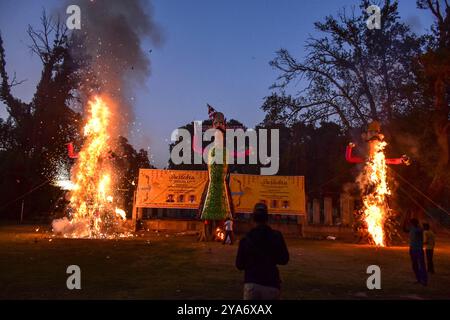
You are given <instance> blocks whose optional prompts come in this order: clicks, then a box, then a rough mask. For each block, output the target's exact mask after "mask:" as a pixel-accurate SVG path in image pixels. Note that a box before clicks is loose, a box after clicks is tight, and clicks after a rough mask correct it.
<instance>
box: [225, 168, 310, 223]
mask: <svg viewBox="0 0 450 320" xmlns="http://www.w3.org/2000/svg"><path fill="white" fill-rule="evenodd" d="M230 190H231V196H232V199H233V206H234V212H239V213H252V212H253V207H254V206H255V204H256V203H257V202H263V203H265V204H266V205H267V207H268V209H269V213H278V214H297V215H298V214H305V211H306V210H305V180H304V177H302V176H260V175H249V174H231V175H230Z"/></svg>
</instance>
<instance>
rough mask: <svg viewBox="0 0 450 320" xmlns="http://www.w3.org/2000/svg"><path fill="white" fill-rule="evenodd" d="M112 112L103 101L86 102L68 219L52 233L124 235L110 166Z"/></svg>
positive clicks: (60, 222)
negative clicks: (81, 144) (85, 115)
mask: <svg viewBox="0 0 450 320" xmlns="http://www.w3.org/2000/svg"><path fill="white" fill-rule="evenodd" d="M111 127H112V113H111V109H110V106H108V103H107V102H106V99H104V98H102V97H100V96H96V97H94V98H93V99H92V100H90V101H89V102H88V108H87V120H86V124H85V126H84V128H83V135H84V144H83V146H82V148H81V150H80V152H79V154H78V157H77V160H76V163H75V165H74V167H73V169H72V173H71V183H70V194H69V205H68V218H63V219H59V220H55V221H54V222H53V224H52V225H53V230H54V232H55V233H58V234H62V235H64V236H65V237H71V238H112V237H117V236H124V235H127V233H124V232H123V230H122V221H124V220H125V219H126V214H125V211H124V210H122V209H120V208H119V207H118V206H117V203H118V201H117V192H116V190H117V188H116V180H117V177H116V175H115V171H114V168H113V163H112V157H113V153H112V151H111V150H112V145H113V141H112V137H111V134H110V132H112V128H111Z"/></svg>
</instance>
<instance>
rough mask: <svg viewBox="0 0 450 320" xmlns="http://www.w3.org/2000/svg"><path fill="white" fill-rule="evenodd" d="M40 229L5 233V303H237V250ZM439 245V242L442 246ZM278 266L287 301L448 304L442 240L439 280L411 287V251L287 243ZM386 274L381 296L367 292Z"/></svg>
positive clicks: (160, 238)
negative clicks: (73, 272)
mask: <svg viewBox="0 0 450 320" xmlns="http://www.w3.org/2000/svg"><path fill="white" fill-rule="evenodd" d="M35 228H36V227H32V226H28V227H25V226H22V227H11V226H9V227H0V288H1V290H0V299H240V298H241V291H242V278H243V274H242V273H240V272H239V271H237V270H236V269H235V267H234V258H235V254H236V249H237V246H236V245H233V246H223V245H221V244H219V243H198V242H196V239H195V238H194V236H186V235H175V234H165V233H159V234H157V233H147V234H144V235H139V236H138V237H136V238H132V239H125V240H73V239H61V238H52V236H51V234H50V233H49V232H48V231H42V230H43V228H42V227H41V229H40V231H38V232H36V231H35ZM439 241H440V242H439ZM287 243H288V247H289V251H290V255H291V260H290V262H289V264H288V265H287V266H282V267H280V271H281V275H282V279H283V281H284V282H283V298H284V299H430V298H435V299H449V298H450V242H445V241H443V240H442V239H439V238H438V248H437V249H436V252H435V265H436V271H437V274H436V275H434V276H432V277H431V279H430V283H429V286H428V287H422V286H420V285H417V284H414V283H413V281H414V278H413V275H412V271H411V268H410V263H409V256H408V252H407V248H406V247H391V248H381V249H380V248H374V247H370V246H367V245H355V244H349V243H342V242H335V241H317V240H315V241H313V240H302V239H287ZM71 264H76V265H79V266H80V267H81V276H82V290H72V291H70V290H68V289H67V288H66V279H67V276H68V275H67V274H66V268H67V266H68V265H71ZM371 264H376V265H379V266H380V267H381V273H382V283H381V286H382V289H381V290H368V289H367V287H366V279H367V277H368V275H367V274H366V268H367V266H369V265H371Z"/></svg>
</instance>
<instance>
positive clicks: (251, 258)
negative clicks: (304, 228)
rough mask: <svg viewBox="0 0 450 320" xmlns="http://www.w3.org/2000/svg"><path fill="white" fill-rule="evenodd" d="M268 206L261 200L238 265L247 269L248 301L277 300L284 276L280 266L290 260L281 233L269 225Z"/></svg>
mask: <svg viewBox="0 0 450 320" xmlns="http://www.w3.org/2000/svg"><path fill="white" fill-rule="evenodd" d="M268 218H269V214H268V210H267V206H266V205H265V204H263V203H257V204H256V205H255V207H254V211H253V220H254V222H255V223H256V226H255V227H254V228H253V229H252V230H250V232H248V233H247V234H246V235H245V237H244V238H242V239H241V241H240V242H239V248H238V252H237V256H236V267H237V268H238V269H239V270H244V300H277V299H279V298H280V293H281V279H280V274H279V271H278V268H277V265H285V264H287V263H288V261H289V252H288V250H287V247H286V243H285V241H284V238H283V235H282V234H281V232H279V231H276V230H273V229H272V228H271V227H269V226H268V225H267V221H268Z"/></svg>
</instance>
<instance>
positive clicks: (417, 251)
mask: <svg viewBox="0 0 450 320" xmlns="http://www.w3.org/2000/svg"><path fill="white" fill-rule="evenodd" d="M410 224H411V227H410V228H409V255H410V257H411V263H412V268H413V271H414V274H415V275H416V279H417V282H418V283H420V284H422V285H424V286H426V285H427V280H428V279H427V278H428V277H427V269H426V266H425V257H424V254H423V230H422V229H421V228H420V226H419V221H418V220H417V219H411V221H410Z"/></svg>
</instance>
